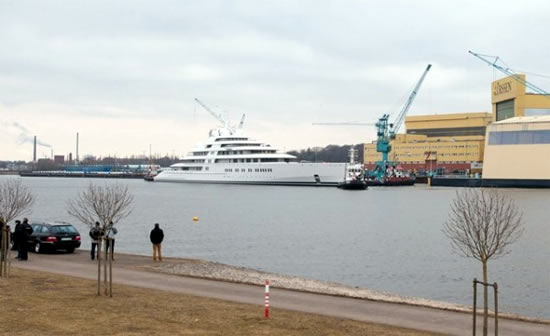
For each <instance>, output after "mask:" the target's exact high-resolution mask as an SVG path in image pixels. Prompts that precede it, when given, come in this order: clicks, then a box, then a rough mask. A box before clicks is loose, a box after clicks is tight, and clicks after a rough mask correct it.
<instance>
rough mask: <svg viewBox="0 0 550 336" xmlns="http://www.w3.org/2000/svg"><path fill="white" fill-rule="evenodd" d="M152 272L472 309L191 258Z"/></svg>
mask: <svg viewBox="0 0 550 336" xmlns="http://www.w3.org/2000/svg"><path fill="white" fill-rule="evenodd" d="M141 267H142V268H146V269H148V270H150V271H155V272H161V273H168V274H177V275H184V276H191V277H197V278H203V279H212V280H222V281H231V282H236V283H245V284H252V285H258V286H263V285H264V284H265V280H269V282H270V286H271V287H276V288H284V289H291V290H297V291H304V292H311V293H320V294H328V295H337V296H344V297H350V298H360V299H368V300H375V301H384V302H392V303H401V304H410V305H415V306H423V307H432V308H439V309H445V310H453V311H463V312H468V311H471V309H470V308H468V307H465V306H461V305H458V304H452V303H448V302H440V301H434V300H428V299H422V298H414V297H406V296H401V295H395V294H391V293H386V292H380V291H374V290H370V289H366V288H359V287H352V286H346V285H342V284H338V283H332V282H328V281H320V280H311V279H304V278H298V277H293V276H287V275H280V274H276V273H268V272H262V271H258V270H254V269H250V268H246V267H237V266H230V265H225V264H220V263H216V262H210V261H202V260H192V259H171V258H170V259H165V261H163V262H159V263H155V264H153V265H147V266H141Z"/></svg>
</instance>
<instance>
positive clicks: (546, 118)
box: [494, 115, 550, 125]
mask: <svg viewBox="0 0 550 336" xmlns="http://www.w3.org/2000/svg"><path fill="white" fill-rule="evenodd" d="M539 122H540V123H547V122H550V115H540V116H527V117H525V116H524V117H513V118H508V119H504V120H501V121H497V122H495V123H494V124H497V125H502V124H528V123H539Z"/></svg>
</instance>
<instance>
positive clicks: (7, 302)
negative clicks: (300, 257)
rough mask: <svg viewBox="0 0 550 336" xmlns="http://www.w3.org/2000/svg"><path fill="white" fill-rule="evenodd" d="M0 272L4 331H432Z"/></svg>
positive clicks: (1, 326) (0, 318) (0, 314)
mask: <svg viewBox="0 0 550 336" xmlns="http://www.w3.org/2000/svg"><path fill="white" fill-rule="evenodd" d="M11 272H12V273H11V276H10V278H9V279H4V278H2V279H0V291H1V293H2V294H1V295H0V335H285V336H286V335H306V336H307V335H311V336H313V335H315V336H318V335H430V334H429V333H425V332H419V331H414V330H408V329H402V328H396V327H391V326H386V325H380V324H371V323H363V322H357V321H352V320H344V319H339V318H331V317H325V316H320V315H315V314H308V313H299V312H293V311H285V310H279V309H276V310H274V311H272V314H271V319H269V320H265V319H264V318H263V307H262V306H254V305H247V304H239V303H232V302H226V301H221V300H215V299H209V298H202V297H195V296H190V295H184V294H174V293H170V292H164V291H158V290H151V289H143V288H135V287H130V286H122V285H113V293H114V294H113V295H114V297H113V298H108V297H104V296H101V297H98V296H96V295H95V294H96V287H95V282H94V281H90V280H83V279H79V278H73V277H68V276H63V275H56V274H50V273H41V272H35V271H27V270H21V269H17V268H12V269H11Z"/></svg>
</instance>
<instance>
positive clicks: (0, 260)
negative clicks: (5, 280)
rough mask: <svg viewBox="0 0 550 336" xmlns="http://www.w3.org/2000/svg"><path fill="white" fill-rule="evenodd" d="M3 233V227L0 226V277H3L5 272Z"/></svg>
mask: <svg viewBox="0 0 550 336" xmlns="http://www.w3.org/2000/svg"><path fill="white" fill-rule="evenodd" d="M5 232H6V230H4V227H1V226H0V237H1V239H2V240H1V241H0V246H2V249H1V250H0V277H3V276H5V272H6V267H5V265H6V253H5V245H6V239H5V238H4V237H5V235H6V234H5Z"/></svg>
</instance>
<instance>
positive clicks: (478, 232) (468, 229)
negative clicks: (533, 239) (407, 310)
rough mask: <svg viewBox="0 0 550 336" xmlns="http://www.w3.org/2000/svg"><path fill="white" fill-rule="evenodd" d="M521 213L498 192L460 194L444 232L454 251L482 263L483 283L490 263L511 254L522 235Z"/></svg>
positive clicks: (486, 312) (482, 191) (485, 332)
mask: <svg viewBox="0 0 550 336" xmlns="http://www.w3.org/2000/svg"><path fill="white" fill-rule="evenodd" d="M522 225H523V224H522V213H521V212H520V211H519V210H518V207H517V206H516V205H515V203H514V201H513V200H512V199H510V198H508V197H506V196H505V195H503V194H501V193H499V192H498V191H496V190H488V191H487V190H483V189H465V190H463V191H461V192H457V196H456V198H455V199H454V201H453V203H452V205H451V211H450V214H449V219H448V220H447V222H445V224H444V225H443V233H444V234H445V235H446V236H447V237H448V238H449V239H450V240H451V245H452V247H453V249H454V250H455V251H456V252H458V253H459V254H461V255H462V256H464V257H468V258H474V259H477V260H479V261H481V265H482V269H483V282H485V283H488V276H487V262H488V261H489V259H491V258H492V259H496V258H498V257H501V256H503V255H506V254H508V253H510V250H509V247H510V245H511V244H512V243H514V242H515V241H516V240H517V239H518V238H519V237H520V236H521V235H522V233H523V227H522ZM483 287H484V291H483V299H484V309H483V313H484V316H483V335H487V320H488V302H487V299H488V293H487V290H488V289H487V286H483Z"/></svg>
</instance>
